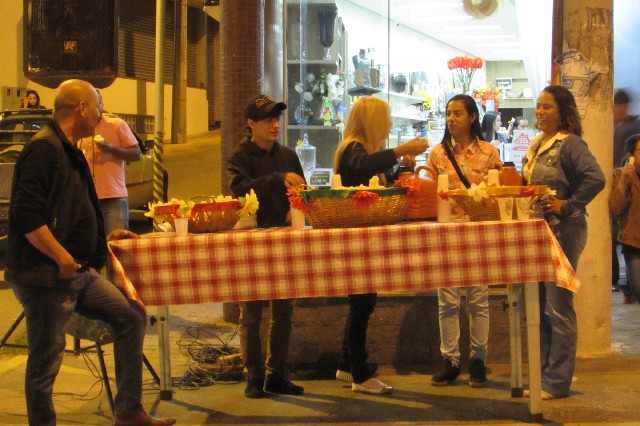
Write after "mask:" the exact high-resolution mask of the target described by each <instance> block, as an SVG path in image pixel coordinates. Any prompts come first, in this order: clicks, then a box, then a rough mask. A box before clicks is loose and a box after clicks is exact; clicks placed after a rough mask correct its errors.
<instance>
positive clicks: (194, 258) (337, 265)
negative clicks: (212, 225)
mask: <svg viewBox="0 0 640 426" xmlns="http://www.w3.org/2000/svg"><path fill="white" fill-rule="evenodd" d="M109 247H110V249H111V261H112V279H113V280H114V282H115V283H116V284H117V285H119V286H121V287H126V286H127V284H133V287H135V289H134V288H131V287H130V288H129V295H130V296H131V297H134V298H135V297H136V296H137V295H136V294H135V292H136V290H137V294H138V295H139V297H140V298H141V300H142V301H143V302H144V304H145V305H151V306H153V305H180V304H191V303H208V302H232V301H241V300H261V299H279V298H301V297H324V296H343V295H347V294H356V293H368V292H403V291H420V290H429V289H436V288H441V287H457V286H470V285H490V284H510V283H525V282H537V281H555V282H556V284H557V285H558V286H561V287H564V288H568V289H570V290H572V291H577V290H578V288H579V286H580V283H579V281H578V279H577V278H576V276H575V272H574V271H573V269H572V268H571V265H570V264H569V262H568V260H567V258H566V257H565V255H564V253H563V252H562V249H561V248H560V246H559V244H558V242H557V240H556V239H555V237H554V236H553V234H552V232H551V230H550V229H549V227H548V226H547V224H546V223H545V222H544V221H543V220H539V219H538V220H527V221H512V222H494V221H491V222H467V223H434V222H418V223H404V224H401V225H390V226H376V227H368V228H339V229H338V228H336V229H298V230H294V229H290V228H271V229H254V230H250V231H230V232H222V233H215V234H191V235H189V236H187V237H176V236H174V235H173V234H147V235H146V236H143V238H140V239H135V240H118V241H112V242H110V243H109Z"/></svg>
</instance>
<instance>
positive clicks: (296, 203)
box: [287, 185, 310, 213]
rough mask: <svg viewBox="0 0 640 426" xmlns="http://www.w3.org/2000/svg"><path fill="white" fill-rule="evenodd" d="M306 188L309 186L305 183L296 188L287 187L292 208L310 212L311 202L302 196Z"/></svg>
mask: <svg viewBox="0 0 640 426" xmlns="http://www.w3.org/2000/svg"><path fill="white" fill-rule="evenodd" d="M305 189H307V187H306V186H304V185H301V186H299V187H296V188H289V189H287V197H288V198H289V205H290V206H291V208H294V209H298V210H300V211H302V212H305V213H308V212H309V209H310V206H309V202H308V200H306V199H305V198H304V197H303V196H302V192H303V191H304V190H305Z"/></svg>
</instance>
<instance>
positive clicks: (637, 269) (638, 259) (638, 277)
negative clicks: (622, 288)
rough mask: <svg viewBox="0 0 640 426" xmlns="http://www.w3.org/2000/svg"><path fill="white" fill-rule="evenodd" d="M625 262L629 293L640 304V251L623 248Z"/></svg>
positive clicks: (633, 248) (632, 248) (627, 247)
mask: <svg viewBox="0 0 640 426" xmlns="http://www.w3.org/2000/svg"><path fill="white" fill-rule="evenodd" d="M622 251H623V253H624V262H625V264H626V266H627V283H628V284H629V291H630V292H631V294H632V295H633V296H634V297H635V300H636V301H639V302H640V249H637V248H635V247H629V246H623V249H622Z"/></svg>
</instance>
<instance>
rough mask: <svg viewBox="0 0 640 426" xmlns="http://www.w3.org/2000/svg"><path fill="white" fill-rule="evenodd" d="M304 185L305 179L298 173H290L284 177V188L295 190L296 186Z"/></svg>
mask: <svg viewBox="0 0 640 426" xmlns="http://www.w3.org/2000/svg"><path fill="white" fill-rule="evenodd" d="M300 185H304V178H303V177H302V176H300V175H299V174H297V173H293V172H289V173H287V174H286V175H284V186H285V187H286V188H287V189H289V188H295V187H296V186H300Z"/></svg>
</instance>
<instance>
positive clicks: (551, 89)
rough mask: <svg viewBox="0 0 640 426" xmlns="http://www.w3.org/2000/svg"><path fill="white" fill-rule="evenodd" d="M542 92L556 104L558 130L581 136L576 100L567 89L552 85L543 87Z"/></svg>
mask: <svg viewBox="0 0 640 426" xmlns="http://www.w3.org/2000/svg"><path fill="white" fill-rule="evenodd" d="M542 91H543V92H547V93H549V94H551V96H553V99H554V100H555V101H556V104H558V111H559V112H560V126H559V128H558V130H563V131H565V132H568V133H573V134H574V135H578V136H582V121H581V120H580V113H579V112H578V106H577V105H576V99H575V98H574V97H573V94H572V93H571V92H570V91H569V89H567V88H566V87H563V86H555V85H553V86H547V87H545V88H544V89H542Z"/></svg>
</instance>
